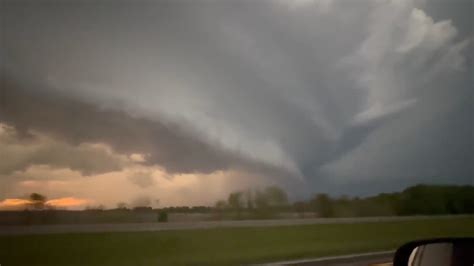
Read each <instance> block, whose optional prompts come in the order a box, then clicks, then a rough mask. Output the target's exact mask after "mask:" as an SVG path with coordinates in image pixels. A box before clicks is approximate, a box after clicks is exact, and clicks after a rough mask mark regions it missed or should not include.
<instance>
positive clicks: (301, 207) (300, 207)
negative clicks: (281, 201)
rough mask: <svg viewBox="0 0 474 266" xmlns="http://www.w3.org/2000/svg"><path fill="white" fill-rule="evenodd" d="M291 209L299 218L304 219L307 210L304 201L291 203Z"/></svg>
mask: <svg viewBox="0 0 474 266" xmlns="http://www.w3.org/2000/svg"><path fill="white" fill-rule="evenodd" d="M293 209H294V210H295V211H296V212H297V213H298V216H299V217H300V218H304V216H305V212H306V210H307V204H306V202H304V201H297V202H295V203H293Z"/></svg>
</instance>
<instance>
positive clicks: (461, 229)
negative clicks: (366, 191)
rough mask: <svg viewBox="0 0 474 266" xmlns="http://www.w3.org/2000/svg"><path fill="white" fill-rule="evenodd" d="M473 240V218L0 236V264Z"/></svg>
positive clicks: (232, 255)
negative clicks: (420, 240) (460, 238)
mask: <svg viewBox="0 0 474 266" xmlns="http://www.w3.org/2000/svg"><path fill="white" fill-rule="evenodd" d="M442 236H474V218H473V217H468V218H466V217H464V218H453V219H443V220H438V219H430V220H415V221H403V222H380V223H358V224H319V225H302V226H282V227H266V228H265V227H263V228H225V229H207V230H186V231H161V232H139V233H137V232H134V233H90V234H56V235H31V236H0V264H1V265H2V266H10V265H12V266H13V265H15V266H16V265H102V266H104V265H113V266H117V265H240V264H246V263H256V262H265V261H274V260H282V259H296V258H304V257H318V256H328V255H338V254H347V253H358V252H368V251H381V250H390V249H395V248H396V247H398V246H399V245H400V244H402V243H404V242H406V241H409V240H412V239H417V238H429V237H442Z"/></svg>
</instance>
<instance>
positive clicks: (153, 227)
mask: <svg viewBox="0 0 474 266" xmlns="http://www.w3.org/2000/svg"><path fill="white" fill-rule="evenodd" d="M463 216H464V217H472V215H471V216H469V215H463ZM453 217H462V216H404V217H366V218H312V219H278V220H245V221H202V222H175V223H125V224H60V225H30V226H24V225H22V226H17V225H13V226H0V235H28V234H59V233H94V232H140V231H165V230H193V229H211V228H226V227H228V228H231V227H266V226H287V225H310V224H337V223H367V222H390V221H407V220H423V219H451V218H453Z"/></svg>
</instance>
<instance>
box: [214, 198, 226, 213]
mask: <svg viewBox="0 0 474 266" xmlns="http://www.w3.org/2000/svg"><path fill="white" fill-rule="evenodd" d="M215 207H216V209H217V210H218V211H223V210H224V209H227V202H226V201H225V200H218V201H217V202H216V205H215Z"/></svg>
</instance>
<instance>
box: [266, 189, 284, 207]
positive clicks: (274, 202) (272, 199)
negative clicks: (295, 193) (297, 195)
mask: <svg viewBox="0 0 474 266" xmlns="http://www.w3.org/2000/svg"><path fill="white" fill-rule="evenodd" d="M264 193H265V196H266V198H267V202H268V205H269V206H271V207H283V206H287V205H288V195H287V194H286V192H285V191H284V190H283V189H281V188H279V187H277V186H270V187H267V188H265V192H264Z"/></svg>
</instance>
